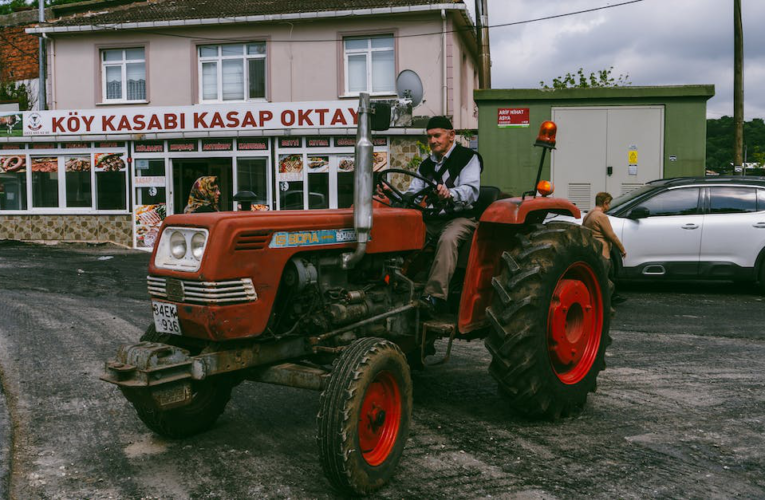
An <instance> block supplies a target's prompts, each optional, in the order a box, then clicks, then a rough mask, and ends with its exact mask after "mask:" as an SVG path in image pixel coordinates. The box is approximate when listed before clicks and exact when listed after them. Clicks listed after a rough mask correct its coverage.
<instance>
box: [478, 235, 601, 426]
mask: <svg viewBox="0 0 765 500" xmlns="http://www.w3.org/2000/svg"><path fill="white" fill-rule="evenodd" d="M608 266H609V263H608V261H607V260H606V259H604V258H603V257H602V254H601V247H600V245H599V244H598V243H597V242H596V241H595V240H594V238H592V236H591V234H590V232H589V231H588V230H587V229H584V228H582V227H581V226H577V225H574V224H565V223H553V224H548V225H545V226H542V225H540V226H535V227H534V228H532V230H531V231H530V232H527V233H521V234H518V235H516V237H515V241H514V242H513V243H512V244H511V246H510V248H509V249H508V250H507V251H505V252H504V253H503V255H502V259H501V268H502V269H501V272H500V273H499V274H498V275H497V276H496V277H495V278H494V279H493V280H492V284H493V286H494V289H495V290H494V292H495V293H494V299H493V301H492V305H491V307H490V308H489V309H488V310H487V313H488V316H489V319H490V320H491V323H492V326H493V328H492V330H491V333H490V334H489V337H488V338H487V339H486V346H487V348H488V349H489V351H490V352H491V354H492V362H491V365H490V367H489V372H490V373H491V375H492V376H493V377H494V378H495V379H496V380H497V382H498V384H499V389H500V392H501V393H502V394H504V395H506V396H507V397H508V399H509V400H510V404H511V406H512V407H513V408H514V409H515V410H516V411H518V412H519V413H521V414H523V415H525V416H527V417H531V418H547V419H556V418H558V417H561V416H567V415H570V414H573V413H576V412H578V411H579V410H581V409H582V407H583V406H584V404H585V402H586V401H587V395H588V394H589V393H590V392H592V391H594V390H595V388H596V380H597V377H598V373H600V371H601V370H603V369H604V368H605V352H606V347H607V346H608V345H609V344H610V343H611V338H610V336H609V324H610V318H611V291H612V288H613V284H612V283H611V282H610V280H609V279H608V269H609V267H608Z"/></svg>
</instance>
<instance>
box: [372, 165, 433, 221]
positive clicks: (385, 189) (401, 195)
mask: <svg viewBox="0 0 765 500" xmlns="http://www.w3.org/2000/svg"><path fill="white" fill-rule="evenodd" d="M390 174H401V175H406V176H409V177H414V178H416V179H419V180H421V181H422V182H423V183H425V187H424V188H422V189H420V190H419V191H417V192H415V193H407V192H402V191H400V190H399V189H398V188H397V187H396V186H394V185H393V184H392V183H391V182H390V181H389V180H388V178H387V176H388V175H390ZM375 185H376V188H375V192H376V193H377V196H378V197H381V193H382V196H387V198H388V199H389V200H390V201H392V202H393V203H396V204H399V205H401V206H403V208H414V209H417V210H420V211H421V212H422V213H423V214H425V215H435V214H437V213H439V212H440V211H441V210H442V209H443V206H441V205H442V203H441V199H442V198H441V196H440V195H439V185H438V184H436V183H435V182H433V181H432V180H430V179H428V178H426V177H423V176H421V175H419V174H417V173H415V172H411V171H409V170H404V169H400V168H390V169H388V170H382V171H380V172H377V175H376V178H375ZM441 187H442V188H444V189H446V186H441ZM447 192H448V189H447ZM428 197H431V198H433V199H432V200H430V201H431V203H432V202H433V201H435V202H436V203H434V205H435V206H434V207H432V208H431V207H423V206H421V205H420V204H419V203H417V200H418V199H427V198H428ZM378 201H382V200H378ZM386 204H387V203H386Z"/></svg>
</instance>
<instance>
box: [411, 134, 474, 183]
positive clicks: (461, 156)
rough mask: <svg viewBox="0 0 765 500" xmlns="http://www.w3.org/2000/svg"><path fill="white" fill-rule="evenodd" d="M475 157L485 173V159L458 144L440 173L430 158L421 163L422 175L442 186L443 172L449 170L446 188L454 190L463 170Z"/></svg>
mask: <svg viewBox="0 0 765 500" xmlns="http://www.w3.org/2000/svg"><path fill="white" fill-rule="evenodd" d="M473 155H478V163H479V164H480V165H481V172H483V158H481V155H479V154H478V153H476V152H475V151H473V150H472V149H468V148H466V147H464V146H462V145H460V144H457V145H455V146H454V150H453V151H452V154H450V155H449V157H448V158H447V159H446V161H444V164H443V165H441V169H440V170H439V171H438V172H436V163H435V162H434V161H433V160H432V159H431V158H430V156H428V157H427V158H425V159H424V160H423V161H422V163H420V169H419V170H420V175H422V176H423V177H427V178H428V179H431V180H434V181H436V182H437V183H439V184H440V183H441V179H442V174H443V172H445V171H446V170H448V171H449V179H447V180H446V187H448V188H453V187H454V181H455V180H456V179H457V177H459V175H460V172H462V169H463V168H465V166H467V164H468V163H470V160H472V159H473Z"/></svg>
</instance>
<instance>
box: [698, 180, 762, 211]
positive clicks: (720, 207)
mask: <svg viewBox="0 0 765 500" xmlns="http://www.w3.org/2000/svg"><path fill="white" fill-rule="evenodd" d="M710 191H711V193H710V194H711V196H710V200H709V213H712V214H742V213H746V212H756V211H757V193H756V192H755V189H754V188H750V187H734V186H712V188H711V189H710Z"/></svg>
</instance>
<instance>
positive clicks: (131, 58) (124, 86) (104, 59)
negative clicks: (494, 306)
mask: <svg viewBox="0 0 765 500" xmlns="http://www.w3.org/2000/svg"><path fill="white" fill-rule="evenodd" d="M101 87H102V89H103V102H130V101H145V100H146V53H145V50H144V48H143V47H137V48H131V49H108V50H102V51H101Z"/></svg>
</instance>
